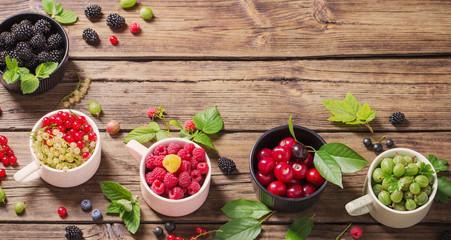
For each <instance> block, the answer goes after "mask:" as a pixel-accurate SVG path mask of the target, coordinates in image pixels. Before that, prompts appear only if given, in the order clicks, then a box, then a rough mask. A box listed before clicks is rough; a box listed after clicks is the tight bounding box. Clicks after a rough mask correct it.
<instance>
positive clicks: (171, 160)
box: [163, 154, 182, 173]
mask: <svg viewBox="0 0 451 240" xmlns="http://www.w3.org/2000/svg"><path fill="white" fill-rule="evenodd" d="M181 163H182V159H181V158H180V157H179V156H177V155H175V154H169V155H166V156H165V157H164V159H163V166H164V168H166V170H168V172H170V173H175V172H176V171H177V170H178V169H179V167H180V164H181Z"/></svg>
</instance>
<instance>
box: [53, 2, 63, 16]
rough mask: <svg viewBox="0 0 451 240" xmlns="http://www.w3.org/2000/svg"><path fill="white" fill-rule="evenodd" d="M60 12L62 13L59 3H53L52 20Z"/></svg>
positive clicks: (61, 6)
mask: <svg viewBox="0 0 451 240" xmlns="http://www.w3.org/2000/svg"><path fill="white" fill-rule="evenodd" d="M61 11H63V5H62V4H60V3H55V4H53V5H52V14H50V15H52V18H55V16H56V15H57V14H59V13H60V12H61Z"/></svg>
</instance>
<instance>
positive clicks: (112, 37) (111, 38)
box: [110, 36, 117, 45]
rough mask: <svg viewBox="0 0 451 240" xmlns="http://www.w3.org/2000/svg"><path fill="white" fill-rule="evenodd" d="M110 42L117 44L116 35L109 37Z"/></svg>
mask: <svg viewBox="0 0 451 240" xmlns="http://www.w3.org/2000/svg"><path fill="white" fill-rule="evenodd" d="M110 43H111V44H113V45H116V44H117V37H116V36H111V37H110Z"/></svg>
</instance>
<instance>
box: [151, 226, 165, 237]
mask: <svg viewBox="0 0 451 240" xmlns="http://www.w3.org/2000/svg"><path fill="white" fill-rule="evenodd" d="M153 233H154V234H155V236H157V237H160V236H161V235H163V228H161V227H160V226H156V227H155V229H154V230H153Z"/></svg>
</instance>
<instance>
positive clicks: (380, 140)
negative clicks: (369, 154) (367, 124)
mask: <svg viewBox="0 0 451 240" xmlns="http://www.w3.org/2000/svg"><path fill="white" fill-rule="evenodd" d="M384 138H385V136H383V137H381V139H379V141H377V142H378V143H380V142H382V140H383V139H384Z"/></svg>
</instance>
